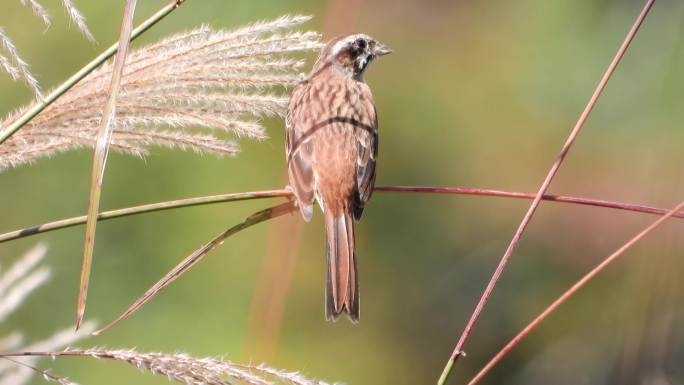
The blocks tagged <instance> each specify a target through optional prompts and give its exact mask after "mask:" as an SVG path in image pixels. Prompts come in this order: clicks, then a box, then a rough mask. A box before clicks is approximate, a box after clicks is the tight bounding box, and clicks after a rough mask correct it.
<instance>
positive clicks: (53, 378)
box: [1, 356, 77, 385]
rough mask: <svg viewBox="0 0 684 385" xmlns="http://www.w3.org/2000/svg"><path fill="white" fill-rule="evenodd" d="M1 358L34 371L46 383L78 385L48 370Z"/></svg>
mask: <svg viewBox="0 0 684 385" xmlns="http://www.w3.org/2000/svg"><path fill="white" fill-rule="evenodd" d="M1 358H2V359H3V360H7V361H9V362H11V363H13V364H15V365H18V366H23V367H25V368H27V369H29V370H32V371H34V372H36V373H38V374H39V375H40V376H41V377H43V378H44V379H45V380H46V381H49V382H56V383H58V384H60V385H77V384H76V383H75V382H72V381H69V380H68V379H66V378H64V377H58V376H55V375H54V374H52V373H50V372H48V371H47V370H43V369H40V368H37V367H35V366H33V365H29V364H27V363H24V362H21V361H17V360H14V359H12V358H9V356H3V357H1Z"/></svg>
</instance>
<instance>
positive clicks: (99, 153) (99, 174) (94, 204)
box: [76, 0, 138, 330]
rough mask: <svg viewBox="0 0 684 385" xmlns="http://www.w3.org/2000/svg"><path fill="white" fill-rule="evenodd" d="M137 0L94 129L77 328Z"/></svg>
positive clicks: (129, 8)
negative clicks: (100, 114)
mask: <svg viewBox="0 0 684 385" xmlns="http://www.w3.org/2000/svg"><path fill="white" fill-rule="evenodd" d="M137 3H138V0H126V6H125V7H124V14H123V17H122V19H121V33H120V34H119V51H118V52H117V54H116V58H114V68H113V69H112V80H111V85H110V87H109V100H108V101H107V104H106V105H105V107H104V110H103V112H102V119H101V122H100V129H99V130H98V133H97V141H96V142H95V152H94V154H93V168H92V173H91V175H90V193H89V196H88V213H87V214H86V215H87V218H86V230H85V236H84V240H83V267H82V268H81V283H80V285H79V290H78V303H77V305H76V330H78V328H79V327H80V326H81V321H83V315H84V313H85V306H86V298H87V296H88V283H89V282H90V269H91V265H92V261H93V250H94V248H95V232H96V229H97V214H98V212H99V211H100V196H101V195H102V181H103V179H104V171H105V167H106V165H107V154H108V153H109V144H110V142H111V140H112V131H113V130H114V119H116V101H117V97H118V96H119V88H120V87H121V77H122V75H123V70H124V65H125V64H126V57H127V56H128V45H129V43H130V41H131V32H132V31H133V16H134V15H135V6H136V4H137Z"/></svg>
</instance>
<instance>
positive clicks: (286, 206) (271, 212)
mask: <svg viewBox="0 0 684 385" xmlns="http://www.w3.org/2000/svg"><path fill="white" fill-rule="evenodd" d="M295 209H296V207H295V205H294V204H293V203H292V202H291V201H288V202H285V203H281V204H279V205H277V206H273V207H269V208H267V209H265V210H261V211H258V212H256V213H254V214H252V215H250V216H249V217H247V218H246V219H245V220H244V221H242V222H240V223H238V224H237V225H235V226H233V227H231V228H229V229H227V230H226V231H224V232H222V233H221V234H219V235H218V236H216V237H215V238H214V239H212V240H211V241H209V242H208V243H206V244H204V245H203V246H202V247H200V248H199V249H197V250H195V251H194V252H193V253H192V254H190V255H188V256H187V257H185V259H183V260H182V261H181V262H180V263H179V264H178V265H176V266H175V267H174V268H173V269H171V271H169V272H168V273H167V274H166V275H165V276H164V277H162V279H160V280H159V281H157V283H155V284H154V285H153V286H152V287H151V288H150V289H148V290H147V291H146V292H145V294H143V295H142V296H141V297H140V298H138V299H137V300H136V301H135V302H133V304H132V305H131V306H129V307H128V308H127V309H126V310H125V311H124V312H123V313H121V315H120V316H118V317H117V318H116V319H114V321H112V322H110V323H109V324H107V325H105V326H104V327H102V328H101V329H99V330H96V331H95V332H94V333H93V334H95V335H97V334H100V333H102V332H104V331H105V330H107V329H109V328H111V327H112V326H114V325H116V324H117V323H119V322H120V321H123V320H124V319H126V318H128V317H129V316H130V315H131V314H133V313H135V312H136V311H137V310H138V309H140V308H141V307H142V306H143V305H145V304H146V303H147V302H148V301H149V300H150V299H152V298H153V297H154V296H155V295H157V293H159V292H160V291H161V290H162V289H164V288H165V287H167V286H168V285H170V284H171V283H172V282H173V281H175V280H176V279H178V277H180V276H181V275H182V274H183V273H185V272H186V271H188V270H189V269H190V268H191V267H193V266H194V265H195V264H196V263H197V262H199V261H200V260H201V259H202V258H203V257H204V256H205V255H207V254H209V252H211V251H212V250H214V249H215V248H217V247H218V246H220V245H221V244H223V242H224V241H225V240H226V239H227V238H228V237H230V236H232V235H234V234H237V233H238V232H240V231H242V230H245V229H247V228H249V227H251V226H254V225H256V224H258V223H261V222H264V221H267V220H269V219H273V218H277V217H279V216H281V215H285V214H287V213H290V212H293V211H295Z"/></svg>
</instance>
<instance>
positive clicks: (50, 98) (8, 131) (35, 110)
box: [0, 0, 186, 144]
mask: <svg viewBox="0 0 684 385" xmlns="http://www.w3.org/2000/svg"><path fill="white" fill-rule="evenodd" d="M185 1H186V0H174V1H172V2H171V3H169V4H168V5H166V6H164V7H163V8H162V9H160V10H159V11H157V13H155V14H154V15H152V17H150V18H149V19H147V20H145V21H144V22H143V23H142V24H140V25H139V26H138V27H137V28H136V29H134V30H133V32H132V33H131V41H133V40H135V39H136V38H137V37H138V36H140V35H142V34H143V33H144V32H145V31H147V30H148V29H150V27H152V26H153V25H155V24H156V23H157V22H158V21H160V20H161V19H163V18H164V17H166V16H167V15H168V14H169V13H171V12H172V11H173V10H174V9H176V8H178V7H179V6H180V5H181V4H183V3H184V2H185ZM118 49H119V43H116V44H114V45H112V46H111V47H109V48H108V49H107V50H106V51H104V52H102V53H101V54H100V56H98V57H96V58H95V59H93V61H91V62H90V63H88V64H87V65H86V66H85V67H83V68H81V69H80V70H79V71H78V72H76V73H75V74H74V75H72V76H71V77H70V78H69V79H67V80H66V81H65V82H64V83H62V84H61V85H60V86H59V87H57V88H55V89H54V90H53V91H52V92H50V93H49V94H48V95H47V96H46V97H45V99H43V100H42V101H40V102H38V103H36V104H34V105H33V107H31V108H30V109H29V110H27V111H26V112H24V113H23V114H22V115H21V116H20V117H19V118H17V119H16V120H15V121H14V122H13V123H12V124H10V125H9V126H7V127H6V128H5V129H3V130H2V131H1V132H0V144H2V143H3V142H4V141H6V140H7V139H8V138H9V137H10V136H12V135H14V133H15V132H17V130H18V129H20V128H21V127H23V126H24V125H25V124H26V123H28V122H29V121H31V119H33V118H34V117H36V115H38V114H39V113H40V112H41V111H43V110H44V109H45V108H47V106H49V105H50V104H52V103H53V102H54V101H55V100H57V99H58V98H59V97H60V96H62V95H63V94H64V93H65V92H67V91H68V90H69V89H70V88H71V87H73V86H74V85H76V83H78V82H79V81H81V79H83V78H84V77H86V76H87V75H88V74H90V73H91V72H93V71H94V70H95V69H96V68H97V67H99V66H100V65H102V63H104V62H105V61H107V59H109V58H110V57H112V55H114V54H115V53H116V51H117V50H118Z"/></svg>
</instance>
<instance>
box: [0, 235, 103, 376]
mask: <svg viewBox="0 0 684 385" xmlns="http://www.w3.org/2000/svg"><path fill="white" fill-rule="evenodd" d="M46 252H47V247H46V246H45V245H43V244H39V245H37V246H35V247H34V248H32V249H31V250H29V251H28V252H27V253H25V254H24V255H23V256H22V257H20V258H19V259H18V260H17V262H15V263H14V265H13V266H12V267H10V268H9V269H7V270H6V271H5V272H4V273H2V274H0V321H1V320H3V319H5V318H7V317H8V316H9V315H10V314H11V313H13V312H14V311H15V310H16V309H18V307H19V306H20V305H21V304H22V303H23V302H24V300H25V299H26V297H27V296H28V295H29V294H31V293H32V292H33V291H35V289H36V288H38V287H40V286H41V285H42V284H44V283H45V282H47V279H48V277H49V272H50V271H49V269H48V268H46V267H38V265H39V263H40V262H41V261H42V260H43V258H44V257H45V254H46ZM95 326H96V325H95V323H93V322H86V323H85V324H84V326H83V328H82V329H81V330H80V331H79V332H77V333H74V331H73V328H71V327H69V328H68V329H65V330H62V331H60V332H58V333H55V334H54V335H52V336H51V337H49V338H47V339H45V340H42V341H38V342H34V343H33V344H30V345H28V346H26V345H24V346H22V343H23V340H24V339H23V337H22V335H21V334H20V333H19V332H13V333H11V334H9V335H7V336H4V337H2V338H0V351H7V350H10V349H12V350H14V349H21V350H26V351H41V350H57V349H64V347H66V346H69V345H71V344H73V343H75V342H76V341H79V340H81V339H83V338H85V337H88V336H90V334H91V333H92V332H93V331H94V330H95ZM38 358H39V357H16V358H13V359H12V360H8V359H7V358H6V359H5V360H0V385H24V384H27V383H28V381H29V380H30V379H31V377H32V375H33V374H34V373H38V374H40V375H41V376H42V377H43V378H45V379H46V380H47V381H51V382H56V383H58V384H62V385H67V384H74V383H73V382H71V381H69V380H68V379H66V378H63V377H59V376H55V375H53V374H50V373H49V372H47V371H45V370H41V369H38V368H36V367H35V366H34V364H35V362H36V361H37V359H38Z"/></svg>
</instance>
